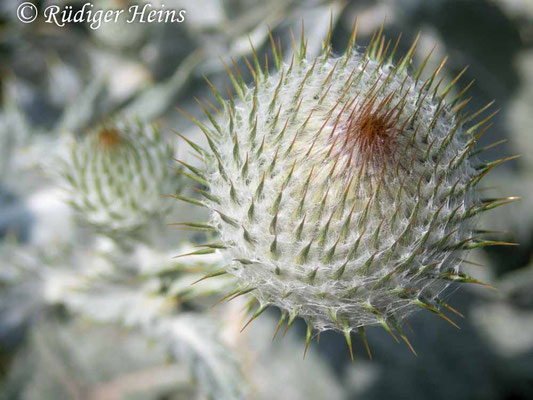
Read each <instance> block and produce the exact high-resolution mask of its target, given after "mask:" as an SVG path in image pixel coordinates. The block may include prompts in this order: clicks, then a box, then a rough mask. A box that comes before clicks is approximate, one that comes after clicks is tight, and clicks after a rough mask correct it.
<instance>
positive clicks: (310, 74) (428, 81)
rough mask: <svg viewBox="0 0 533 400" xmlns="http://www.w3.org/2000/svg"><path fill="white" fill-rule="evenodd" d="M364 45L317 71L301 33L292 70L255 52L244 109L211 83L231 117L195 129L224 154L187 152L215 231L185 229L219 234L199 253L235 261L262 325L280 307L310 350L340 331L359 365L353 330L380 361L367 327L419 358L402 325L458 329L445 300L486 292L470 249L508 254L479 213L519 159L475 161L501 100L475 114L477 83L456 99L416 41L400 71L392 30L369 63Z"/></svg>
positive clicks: (327, 58) (326, 54) (238, 81)
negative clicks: (468, 290)
mask: <svg viewBox="0 0 533 400" xmlns="http://www.w3.org/2000/svg"><path fill="white" fill-rule="evenodd" d="M330 34H331V31H330ZM355 36H356V29H355V28H354V31H353V35H352V36H351V39H350V42H349V45H348V48H347V50H346V52H345V53H344V54H343V55H341V56H339V57H333V56H332V55H331V45H330V42H329V39H330V38H329V37H328V38H327V40H326V42H325V45H324V49H323V52H322V54H321V55H320V56H318V57H317V58H315V59H311V60H309V59H307V58H306V46H305V39H304V37H303V34H302V44H301V46H300V47H299V48H296V46H295V49H294V52H295V54H294V56H293V58H292V60H291V62H290V63H288V64H287V63H285V62H283V61H282V56H281V50H280V48H279V46H276V45H275V44H274V40H271V43H272V52H273V55H274V63H275V66H276V70H275V71H274V72H269V71H268V68H266V67H265V68H262V63H260V61H259V60H258V58H257V56H255V50H254V63H253V64H254V65H251V64H250V63H248V66H249V69H250V70H251V73H252V75H253V78H254V80H255V85H253V86H252V87H248V86H246V85H245V83H244V81H243V79H242V78H241V73H240V71H239V70H238V68H237V67H236V65H235V72H232V71H231V70H230V69H229V68H227V71H228V74H229V76H230V78H231V80H232V81H233V84H234V89H235V92H236V96H237V98H236V99H233V98H230V99H229V101H224V100H223V99H222V97H221V95H220V93H219V92H218V91H217V90H216V89H215V88H214V87H213V85H211V83H210V82H208V83H209V85H210V86H211V88H212V89H213V91H214V94H215V96H216V98H217V99H218V101H219V103H220V107H221V108H222V110H221V111H220V113H216V114H210V113H209V112H208V110H207V108H205V107H204V110H205V111H206V114H207V117H208V118H209V120H210V122H211V124H212V127H208V126H206V125H205V124H204V123H202V122H200V121H198V120H196V119H194V118H193V117H191V118H192V119H193V120H194V121H195V122H196V124H197V125H198V127H199V128H200V129H201V130H202V132H203V133H204V134H205V136H206V138H207V143H208V145H209V147H208V148H205V149H203V148H201V147H200V146H198V145H197V144H195V143H192V142H190V141H189V140H187V141H188V142H189V144H191V146H192V147H193V149H194V150H195V151H196V152H197V153H198V155H199V156H201V157H202V158H203V159H204V160H205V169H203V170H199V169H196V168H190V170H191V173H192V174H193V175H195V177H196V178H197V181H198V182H201V183H203V184H204V185H205V186H206V189H205V190H204V191H200V193H202V194H203V195H204V198H203V200H202V204H203V205H204V206H206V207H207V208H209V209H210V210H211V211H212V214H211V215H212V220H211V221H210V222H209V223H208V224H205V225H204V224H198V223H188V222H186V223H183V225H184V226H187V227H189V228H191V227H192V228H197V229H203V230H212V231H216V232H217V233H218V235H219V237H220V242H219V243H208V244H206V245H205V246H206V249H202V250H200V251H198V252H197V254H203V253H206V252H209V251H215V249H216V251H221V252H222V253H223V255H224V257H225V261H226V264H227V265H226V267H224V268H223V269H222V270H220V271H218V272H217V273H218V274H223V273H230V274H232V275H234V276H235V277H236V278H237V281H238V283H239V286H238V287H237V288H235V289H234V290H233V291H232V292H231V293H229V294H228V295H227V296H226V298H228V299H232V298H235V297H237V296H240V295H243V294H247V293H250V294H251V295H253V299H252V302H251V305H250V311H251V312H252V316H251V318H250V320H249V322H251V321H252V320H253V319H254V318H256V317H257V316H258V315H260V314H261V313H262V312H263V311H264V310H265V309H266V308H267V307H268V306H276V307H278V308H279V309H280V310H281V318H280V321H279V325H278V329H277V330H276V333H277V332H278V330H279V329H280V328H281V327H282V326H283V324H284V323H285V322H286V323H287V329H288V328H289V327H290V326H291V324H292V323H293V321H294V319H295V318H296V317H301V318H303V319H305V321H306V322H307V326H308V330H307V341H306V349H307V345H308V344H309V341H310V339H311V338H312V336H313V332H321V331H323V330H327V329H334V330H338V331H341V332H343V333H344V334H345V336H346V340H347V342H348V345H349V348H350V353H351V354H352V345H351V338H350V333H351V331H353V330H359V332H360V333H361V334H362V338H363V341H364V343H365V345H366V347H367V350H368V345H367V341H366V335H365V331H364V328H365V327H366V326H369V325H381V326H382V327H383V328H385V329H386V330H387V331H388V332H389V333H390V334H391V335H392V336H393V337H394V339H396V340H399V339H403V340H404V341H405V342H406V343H407V344H408V346H409V348H411V350H412V347H411V345H410V343H409V341H408V340H407V338H406V336H405V334H404V333H403V330H402V327H401V324H402V321H403V320H404V319H405V317H406V316H408V315H409V314H410V313H411V312H413V311H415V310H417V309H427V310H429V311H432V312H433V313H435V314H436V315H438V316H440V317H442V318H444V319H445V320H447V321H448V322H450V323H452V324H454V325H455V323H454V322H453V321H452V320H451V319H450V318H449V317H448V316H446V315H445V314H444V311H446V312H448V311H451V312H454V313H456V314H458V312H457V311H456V310H455V309H454V308H452V307H451V306H449V305H448V304H447V303H445V302H444V301H443V300H441V299H440V298H439V295H440V294H441V293H442V291H443V290H444V289H445V288H446V287H447V286H448V285H449V284H450V283H451V282H470V283H481V282H479V281H477V280H476V279H474V278H472V277H470V276H467V275H465V274H464V273H462V272H461V271H460V268H459V267H460V265H461V263H462V261H463V259H464V257H465V251H466V250H469V249H472V248H475V247H480V246H486V245H490V244H505V243H501V242H498V243H496V242H491V241H486V240H484V239H482V237H481V235H482V234H483V232H482V231H479V230H476V228H475V223H474V220H475V218H474V217H475V216H476V214H478V213H480V212H483V211H485V210H488V209H491V208H494V207H497V206H499V205H503V204H505V203H508V202H509V201H511V200H513V199H512V198H504V199H487V200H484V199H481V198H480V196H479V195H478V193H477V192H476V186H477V185H478V183H479V181H480V180H481V179H482V178H483V176H485V175H486V174H487V173H488V172H489V171H490V170H491V169H492V168H494V167H495V166H496V165H498V164H500V163H501V162H503V161H505V160H499V161H494V162H488V163H481V162H478V161H477V158H476V155H477V154H478V153H479V152H480V151H482V149H481V150H480V149H476V148H475V147H474V145H475V143H476V142H477V141H478V139H479V138H480V136H481V135H482V134H483V132H484V131H485V129H486V128H487V127H488V126H489V125H488V121H489V120H490V118H491V117H492V115H494V114H491V115H488V116H482V114H483V113H484V112H485V111H486V110H487V109H488V108H489V107H490V104H489V105H487V106H486V107H483V108H482V109H481V110H479V111H478V112H475V113H473V114H467V113H466V112H465V105H466V104H467V103H468V100H462V97H463V95H464V93H465V92H466V90H467V89H468V86H467V87H466V88H465V89H464V90H461V91H460V92H459V94H458V95H457V96H456V97H455V98H450V99H446V97H447V95H448V94H449V93H450V90H451V88H452V87H453V85H454V84H455V83H456V82H457V80H458V79H459V78H460V76H461V75H462V74H463V72H464V70H463V71H462V72H461V73H460V74H459V75H458V76H457V77H456V78H455V79H453V80H452V82H451V83H450V84H448V85H444V84H441V82H442V80H440V79H439V78H437V75H438V73H439V71H440V70H441V69H442V67H443V63H441V64H440V65H439V67H438V68H437V70H436V71H434V72H433V73H431V74H429V77H427V78H422V77H423V76H424V75H423V70H424V67H425V65H426V62H427V59H426V60H425V61H424V62H423V64H422V66H421V67H420V68H419V69H418V70H415V71H411V72H410V71H408V66H409V64H410V63H411V61H412V56H413V53H414V50H415V47H416V42H417V40H415V42H414V43H413V45H412V47H411V48H410V50H409V51H408V52H407V54H405V55H404V56H403V57H402V58H401V59H400V61H399V62H397V63H394V59H395V56H394V53H395V50H396V46H397V45H398V42H396V44H394V42H392V43H391V42H390V41H387V40H386V39H385V38H384V37H383V36H382V32H381V31H379V32H378V33H376V34H375V35H374V37H373V39H372V42H371V44H370V45H369V47H368V48H367V49H366V51H365V52H364V53H362V52H358V51H356V50H355V47H354V44H355ZM271 39H272V37H271ZM428 57H429V56H428ZM450 97H451V96H450ZM445 99H446V100H445ZM212 275H216V274H211V275H209V276H212ZM253 304H258V308H257V309H256V310H255V311H252V307H253ZM249 322H248V323H249ZM413 352H414V350H413ZM352 357H353V354H352Z"/></svg>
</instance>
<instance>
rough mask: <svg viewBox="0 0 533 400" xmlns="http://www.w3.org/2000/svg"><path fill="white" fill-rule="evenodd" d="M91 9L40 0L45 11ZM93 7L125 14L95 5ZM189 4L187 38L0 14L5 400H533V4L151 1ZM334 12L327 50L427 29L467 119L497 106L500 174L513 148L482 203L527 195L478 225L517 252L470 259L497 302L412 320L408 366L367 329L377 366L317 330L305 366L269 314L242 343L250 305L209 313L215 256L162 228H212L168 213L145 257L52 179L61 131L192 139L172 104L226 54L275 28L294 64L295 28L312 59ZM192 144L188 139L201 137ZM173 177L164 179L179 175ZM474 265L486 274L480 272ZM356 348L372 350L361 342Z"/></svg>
mask: <svg viewBox="0 0 533 400" xmlns="http://www.w3.org/2000/svg"><path fill="white" fill-rule="evenodd" d="M83 3H84V1H82V0H70V1H67V0H39V1H36V2H35V4H36V5H37V6H38V8H39V10H41V11H42V10H43V9H44V8H45V7H46V6H48V5H51V4H55V5H60V6H63V5H72V6H73V7H74V10H76V9H79V7H81V5H82V4H83ZM92 3H93V4H94V5H95V8H102V9H106V8H120V7H128V6H129V4H130V1H128V0H93V1H92ZM150 3H151V4H153V5H154V6H157V5H160V4H164V5H165V7H166V8H167V9H172V8H174V9H185V10H186V11H187V14H186V20H185V22H183V23H181V24H157V23H153V24H141V23H133V24H127V23H125V22H124V21H119V22H118V23H107V24H104V25H103V26H101V27H100V28H99V29H96V30H92V29H90V28H89V27H88V26H87V24H67V26H65V27H56V26H54V25H51V24H45V23H44V21H43V19H42V17H40V18H38V19H37V20H36V21H35V22H33V23H31V24H22V23H20V22H19V21H18V20H17V18H16V13H15V11H16V8H17V7H18V5H19V4H20V1H19V0H2V2H1V3H0V90H1V98H0V107H1V111H0V151H1V155H0V236H1V237H2V244H1V248H0V264H1V265H0V398H5V399H126V398H127V399H193V398H198V399H204V398H213V399H219V398H223V399H232V398H249V399H272V398H280V399H324V398H328V399H365V400H367V399H385V398H394V399H426V398H430V397H431V398H433V399H450V398H453V399H509V400H510V399H513V400H514V399H531V398H533V264H532V259H531V254H532V248H533V235H532V234H533V211H532V210H533V196H532V195H533V136H532V135H533V133H532V132H533V131H532V127H533V113H532V111H533V1H531V0H469V1H468V0H431V1H428V0H396V1H394V0H359V1H358V0H353V1H348V0H345V1H319V0H307V1H306V0H299V1H298V0H293V1H291V0H277V1H260V0H189V1H187V0H165V1H159V0H152V1H151V2H150ZM330 15H332V23H333V39H332V40H333V44H334V50H335V51H336V52H338V53H339V52H341V51H343V48H344V46H345V45H346V43H347V42H348V38H349V34H350V31H351V28H352V24H353V21H354V18H355V17H356V16H358V18H359V35H358V43H359V45H361V46H364V45H366V44H367V43H368V41H369V40H370V37H371V35H372V32H373V31H374V30H375V29H377V28H379V26H380V25H381V24H382V23H384V31H385V34H386V35H387V36H388V37H394V38H395V37H396V36H397V35H398V34H400V32H401V33H402V35H403V36H402V40H401V42H400V46H401V47H402V48H401V49H400V51H401V50H406V49H407V48H408V47H409V46H410V44H411V41H412V40H413V38H414V37H415V36H416V34H417V33H418V31H422V36H421V40H420V43H419V46H418V49H417V55H416V58H415V63H416V64H418V65H419V64H420V63H421V62H422V60H423V59H424V58H425V56H426V54H427V53H428V52H429V51H430V50H431V48H432V47H433V45H436V48H435V51H434V53H433V54H434V55H433V57H432V59H431V61H430V64H431V65H429V67H433V68H435V67H436V66H437V65H438V63H439V62H440V60H441V59H442V58H443V57H444V56H445V55H448V56H449V59H448V62H447V64H446V66H445V69H444V72H445V76H446V79H447V80H450V79H452V78H453V77H454V76H455V75H456V74H457V73H458V72H459V71H460V70H461V69H462V68H463V67H464V66H465V65H469V69H468V71H467V72H466V73H465V75H464V76H463V78H462V79H461V83H462V85H459V86H463V87H464V86H465V85H466V84H467V83H468V82H470V81H471V80H472V79H474V78H475V79H476V82H475V84H474V85H473V87H472V88H471V89H470V95H471V96H472V101H471V102H470V103H469V104H468V107H469V108H470V110H476V109H479V108H480V107H482V106H483V105H485V104H486V103H488V102H490V101H492V100H495V101H496V104H497V107H498V108H500V109H501V111H500V113H499V114H498V115H497V116H496V117H495V118H494V125H493V126H492V127H491V128H490V130H489V131H488V132H487V134H485V136H484V137H483V140H482V141H481V143H480V146H486V145H489V144H491V143H493V142H497V141H503V140H505V142H504V143H502V144H501V145H499V146H497V147H494V148H492V149H491V150H490V151H489V152H487V153H486V154H485V157H487V158H489V159H496V158H503V157H506V156H510V155H513V154H516V153H519V154H521V158H519V159H517V160H513V161H512V162H509V163H505V164H504V165H502V166H500V167H498V168H497V169H496V170H495V171H494V172H493V173H491V174H490V175H489V178H488V179H487V181H486V182H485V189H484V190H485V191H484V194H485V193H486V195H487V197H502V196H510V195H513V196H521V197H522V200H521V201H520V202H518V203H515V204H513V205H510V206H508V207H503V208H501V209H498V210H495V211H492V212H490V213H487V215H486V216H485V217H484V220H483V221H481V225H482V226H483V227H484V228H485V229H494V230H503V231H505V232H504V233H498V234H496V233H495V234H494V238H495V239H498V240H509V241H515V242H517V243H519V244H520V246H519V247H505V248H504V247H498V248H488V249H486V250H480V251H477V252H475V253H472V256H471V258H470V259H471V260H472V261H473V262H474V263H475V264H472V265H468V266H467V268H469V269H470V273H471V274H472V275H474V276H476V277H478V278H480V279H481V280H483V281H486V282H488V283H491V284H492V285H494V286H495V287H497V290H496V291H490V290H487V289H484V288H479V287H468V288H466V287H465V288H461V289H460V290H455V291H453V290H452V292H453V297H452V298H451V300H450V302H451V303H452V304H453V306H454V307H456V308H458V309H459V310H460V311H461V312H463V313H464V314H465V316H466V318H465V320H463V321H461V322H462V323H461V327H462V329H461V331H457V330H456V329H455V328H453V327H452V326H450V325H448V324H446V323H445V322H443V321H439V320H438V319H436V318H434V317H433V316H432V315H426V314H420V315H415V316H414V317H413V318H412V319H410V321H409V323H410V325H411V327H412V330H413V332H412V333H411V334H410V336H411V342H412V343H413V345H414V347H415V348H416V350H417V352H418V357H414V356H412V355H411V354H410V353H409V352H408V350H407V349H406V348H405V347H402V346H398V345H396V344H395V343H394V342H393V341H392V340H391V338H390V337H387V335H386V333H385V332H381V331H380V330H378V329H376V330H375V331H374V330H373V329H371V330H370V331H369V341H370V344H371V347H372V350H373V355H374V359H373V360H372V361H369V360H367V359H366V356H364V355H363V353H364V352H363V351H359V352H358V355H359V357H357V359H356V362H355V363H353V364H352V363H351V362H349V354H348V351H347V349H346V348H345V346H346V345H345V342H344V339H343V338H342V337H341V336H340V335H336V334H333V333H328V332H326V333H325V334H323V335H322V337H321V339H320V344H319V345H316V343H315V344H314V345H313V346H312V349H311V351H310V352H309V353H308V355H307V357H306V359H305V360H302V359H301V355H302V353H303V346H304V343H303V342H304V339H303V336H304V333H305V332H304V327H303V326H300V325H299V324H296V328H295V329H293V331H292V332H289V334H288V335H287V337H286V338H285V339H283V340H280V339H279V338H278V339H277V340H276V341H275V342H273V343H272V342H271V334H273V332H274V330H275V323H274V318H272V317H273V316H274V317H275V316H276V315H275V314H276V312H275V311H272V312H270V311H269V312H267V313H266V315H267V316H266V317H262V318H260V319H259V320H258V321H256V322H254V324H252V325H251V326H250V327H249V328H247V330H246V331H245V332H243V333H239V330H240V327H241V326H242V323H243V319H242V316H241V313H240V310H241V309H242V307H243V303H238V302H232V303H230V304H229V305H224V306H218V307H217V308H215V309H212V308H211V307H210V305H211V304H212V303H214V302H215V301H216V300H217V299H218V298H219V297H220V295H218V297H217V294H219V293H220V292H221V291H222V290H223V289H224V288H225V287H226V285H227V284H228V283H227V282H226V281H225V280H216V281H215V282H214V283H211V284H208V283H207V282H206V283H205V284H202V285H200V284H199V285H195V286H190V283H191V282H193V281H194V280H196V279H198V278H199V277H201V276H202V275H204V274H205V273H209V271H212V270H213V269H214V268H215V266H216V264H217V262H218V260H217V258H216V255H212V256H210V258H207V261H204V262H202V263H198V261H197V259H192V258H189V259H187V258H184V259H178V261H179V262H177V260H173V259H172V257H173V256H174V255H177V254H181V253H184V252H186V251H187V249H190V248H191V247H192V246H194V245H195V243H197V242H198V241H199V239H201V237H200V236H202V235H203V234H202V233H193V234H191V233H189V232H177V231H176V230H175V229H172V228H169V227H168V226H167V225H166V223H168V222H173V221H178V220H183V219H184V218H183V216H187V217H186V218H185V219H186V220H193V218H194V217H195V216H196V215H198V214H199V213H201V211H198V210H196V209H195V208H194V207H193V206H191V207H187V206H184V205H183V204H179V203H178V202H176V205H175V206H174V207H173V210H172V212H171V214H170V215H168V217H167V219H166V220H165V221H159V222H158V225H156V226H154V227H151V231H150V232H156V234H155V235H154V236H153V237H151V240H150V241H149V242H147V241H143V240H142V239H139V240H137V239H136V240H135V241H134V243H129V244H128V245H127V246H126V247H124V244H123V243H122V244H117V243H116V241H114V240H113V238H109V237H106V236H105V235H98V234H97V233H95V232H94V231H93V230H91V228H90V227H87V226H85V225H83V224H80V223H79V221H78V220H77V218H76V215H75V214H74V213H73V212H72V211H71V210H70V208H69V207H68V205H66V204H65V202H64V201H63V199H62V192H61V190H60V188H59V186H58V182H57V177H56V174H55V170H56V164H57V157H58V156H61V154H62V152H64V139H65V135H66V134H71V135H75V136H77V137H82V136H84V135H85V134H86V133H87V132H88V131H89V130H91V129H94V128H95V127H98V126H99V124H102V123H106V122H109V121H112V120H117V119H131V118H136V119H140V120H143V121H146V122H150V123H151V122H155V123H157V125H158V126H159V129H160V131H161V133H162V134H163V135H164V136H165V137H166V138H167V140H168V141H169V142H171V143H172V144H173V145H174V146H173V147H174V148H175V149H176V151H177V152H178V153H180V154H181V153H183V152H185V151H187V150H186V149H185V147H186V146H184V145H183V142H180V141H178V139H177V137H175V136H174V135H172V132H171V130H177V131H179V132H181V133H183V134H184V135H185V136H187V137H192V136H193V135H195V134H196V133H195V132H196V131H195V130H194V129H193V128H192V123H191V122H190V121H189V120H188V119H186V118H184V117H183V115H182V114H180V113H179V112H177V111H176V110H175V107H176V106H178V107H180V108H182V109H184V110H187V111H188V112H190V113H191V114H192V115H194V116H197V117H199V118H200V116H201V115H202V110H201V108H200V107H199V105H198V104H197V103H196V102H195V101H194V98H195V97H197V98H200V99H205V98H207V99H209V100H212V94H210V92H209V90H208V85H207V84H206V83H205V81H204V78H203V76H204V75H205V76H206V77H208V78H209V80H210V81H211V82H213V84H214V85H215V86H216V87H217V88H219V89H221V90H222V89H223V88H224V87H225V86H226V85H228V83H229V81H228V78H227V76H226V74H225V71H224V67H223V64H222V63H221V62H220V59H222V60H224V61H225V62H226V63H228V64H230V63H231V60H232V59H234V60H235V62H236V63H237V64H238V65H239V66H241V65H242V66H243V67H242V68H241V71H243V73H244V78H245V80H246V81H247V82H250V83H251V82H253V79H252V77H251V76H249V74H246V73H245V71H247V68H246V67H245V64H244V63H243V61H242V60H243V57H248V58H250V56H251V51H250V45H249V41H251V42H252V43H253V44H254V47H255V48H256V49H257V50H258V53H259V54H264V53H265V52H266V53H268V36H267V29H268V27H270V29H271V30H272V33H273V35H274V36H275V37H279V38H280V40H281V44H282V47H283V49H284V50H285V52H284V55H285V56H286V57H287V58H290V52H291V43H290V42H291V41H290V30H291V29H292V30H293V31H294V32H299V31H300V30H301V25H302V21H304V23H305V31H306V35H307V37H308V39H309V48H308V53H310V55H315V54H317V52H318V51H319V50H320V46H321V43H322V39H323V38H324V37H325V33H326V32H327V29H328V26H329V23H330ZM195 140H196V139H195ZM174 167H175V165H173V163H172V162H169V168H174ZM478 264H479V265H478ZM353 340H354V343H355V347H356V349H359V350H360V349H362V348H363V344H362V343H361V341H360V340H359V338H358V337H354V338H353Z"/></svg>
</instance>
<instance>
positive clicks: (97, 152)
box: [62, 123, 176, 233]
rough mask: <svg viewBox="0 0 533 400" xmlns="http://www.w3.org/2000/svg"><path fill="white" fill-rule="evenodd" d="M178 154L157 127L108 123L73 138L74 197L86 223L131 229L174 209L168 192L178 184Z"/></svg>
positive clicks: (67, 171)
mask: <svg viewBox="0 0 533 400" xmlns="http://www.w3.org/2000/svg"><path fill="white" fill-rule="evenodd" d="M170 157H172V150H171V148H170V147H169V146H168V145H167V144H165V143H164V142H163V141H162V140H161V138H160V135H159V133H158V132H157V130H156V129H153V130H152V129H149V127H147V126H145V125H142V124H141V123H138V124H125V123H119V124H116V125H112V126H103V127H101V128H100V129H99V130H98V131H96V132H92V133H90V134H88V135H87V136H86V137H84V138H83V139H82V140H81V141H76V142H74V143H73V145H72V146H71V149H70V153H69V157H67V159H65V160H64V161H65V162H64V164H63V168H62V175H63V177H64V178H65V179H64V180H65V184H66V189H67V191H68V193H69V198H68V201H69V203H70V204H71V205H72V206H73V208H74V209H75V210H77V211H79V214H80V216H81V217H82V219H83V220H85V222H87V223H88V224H90V225H94V226H96V227H97V228H99V229H101V230H102V231H104V232H107V233H113V232H130V231H132V230H134V229H136V228H139V227H141V226H143V225H145V224H147V223H148V222H149V220H150V218H152V217H154V216H157V215H163V214H164V213H166V212H167V211H168V210H169V206H170V204H169V200H168V198H165V197H163V195H162V194H164V193H169V192H170V190H171V189H174V188H175V186H176V179H175V178H176V177H175V174H172V173H170V172H169V170H168V167H167V165H166V163H167V161H168V160H170Z"/></svg>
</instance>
